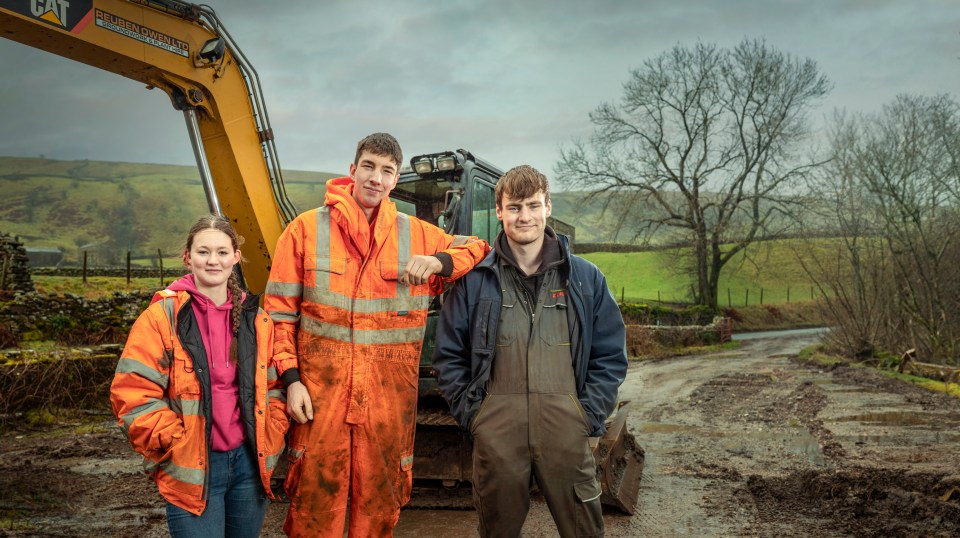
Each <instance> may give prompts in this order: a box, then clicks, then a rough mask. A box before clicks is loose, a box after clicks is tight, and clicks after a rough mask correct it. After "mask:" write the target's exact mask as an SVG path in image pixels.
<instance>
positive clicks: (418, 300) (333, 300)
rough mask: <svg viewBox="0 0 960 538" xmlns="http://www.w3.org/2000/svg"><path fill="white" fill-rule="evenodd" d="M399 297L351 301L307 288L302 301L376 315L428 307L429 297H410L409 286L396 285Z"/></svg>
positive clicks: (338, 295)
mask: <svg viewBox="0 0 960 538" xmlns="http://www.w3.org/2000/svg"><path fill="white" fill-rule="evenodd" d="M397 289H398V295H399V297H385V298H380V299H351V298H350V297H347V296H346V295H342V294H339V293H336V292H333V291H328V290H323V289H316V288H307V290H306V294H305V295H304V299H306V300H308V301H310V302H312V303H316V304H322V305H324V306H331V307H333V308H340V309H343V310H347V311H353V312H356V313H358V314H376V313H378V312H400V311H402V310H407V311H410V310H424V309H426V308H427V307H428V306H430V299H432V297H431V296H429V295H415V296H412V297H411V296H410V286H404V285H403V284H400V283H397Z"/></svg>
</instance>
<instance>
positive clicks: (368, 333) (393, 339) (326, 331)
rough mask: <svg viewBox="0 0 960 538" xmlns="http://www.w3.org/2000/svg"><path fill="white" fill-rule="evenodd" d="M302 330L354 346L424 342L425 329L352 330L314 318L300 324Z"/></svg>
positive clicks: (307, 318) (304, 319)
mask: <svg viewBox="0 0 960 538" xmlns="http://www.w3.org/2000/svg"><path fill="white" fill-rule="evenodd" d="M300 329H302V330H304V331H307V332H308V333H310V334H313V335H315V336H322V337H325V338H330V339H333V340H339V341H341V342H347V343H353V344H406V343H410V342H419V341H421V340H423V331H424V330H425V327H422V326H421V327H407V328H400V329H369V330H361V329H353V330H351V329H350V327H344V326H342V325H336V324H333V323H324V322H322V321H318V320H315V319H313V318H309V317H305V318H303V321H301V322H300ZM351 337H352V338H351Z"/></svg>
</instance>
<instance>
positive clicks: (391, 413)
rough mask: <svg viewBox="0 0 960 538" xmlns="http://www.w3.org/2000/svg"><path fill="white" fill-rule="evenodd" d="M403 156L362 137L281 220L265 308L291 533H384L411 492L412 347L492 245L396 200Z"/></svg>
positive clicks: (390, 145)
mask: <svg viewBox="0 0 960 538" xmlns="http://www.w3.org/2000/svg"><path fill="white" fill-rule="evenodd" d="M401 162H402V155H401V151H400V146H399V144H397V141H396V139H394V138H393V137H392V136H390V135H388V134H384V133H377V134H374V135H370V136H368V137H367V138H365V139H363V140H361V141H360V143H359V144H358V146H357V153H356V156H355V159H354V162H353V164H351V165H350V177H342V178H337V179H331V180H330V181H328V182H327V193H326V199H325V201H324V205H323V206H322V207H320V208H317V209H314V210H311V211H307V212H306V213H303V214H302V215H300V216H299V217H297V218H296V219H295V220H294V221H293V222H291V223H290V225H289V226H287V229H286V230H285V231H284V233H283V234H282V235H281V236H280V240H279V241H278V242H277V248H276V250H275V253H274V260H273V267H272V268H271V271H270V281H269V282H268V284H267V290H266V298H265V303H264V305H265V308H266V310H267V312H268V313H269V314H270V316H271V317H272V318H273V320H274V322H275V323H276V344H275V359H276V361H277V365H278V369H279V370H280V377H281V379H282V380H283V381H284V383H285V385H287V393H288V396H289V399H288V407H287V409H288V412H289V413H290V414H291V415H292V417H293V418H294V419H295V420H296V422H295V423H294V424H293V427H292V429H291V432H290V437H289V444H290V449H289V451H288V457H289V460H290V469H289V471H288V473H287V479H286V482H285V487H286V491H287V494H288V495H289V496H290V500H291V502H290V509H289V511H288V512H287V520H286V522H285V523H284V531H286V532H287V534H288V535H289V536H303V537H318V536H319V537H324V536H332V537H336V538H341V537H342V536H343V534H344V527H345V522H346V521H347V519H348V518H347V512H348V510H349V529H348V532H349V536H363V537H367V536H390V535H391V534H392V531H393V527H394V526H395V525H396V523H397V521H398V519H399V517H400V507H401V506H403V505H404V504H405V503H406V502H407V500H408V499H409V498H410V489H411V484H412V479H413V475H412V472H411V468H412V465H413V437H414V426H415V424H416V406H417V379H418V366H419V363H420V348H421V346H422V344H423V332H424V326H425V324H426V320H427V308H428V306H429V303H430V300H431V299H432V298H433V297H434V296H436V295H438V294H439V293H440V292H441V291H442V289H443V285H444V281H447V282H449V281H451V280H453V279H456V278H459V277H460V276H461V275H463V274H465V273H466V272H467V271H469V270H470V269H471V268H472V267H473V266H474V265H475V264H476V263H477V262H479V261H480V260H482V259H483V257H484V256H485V255H486V253H487V252H488V251H489V246H488V245H487V244H486V243H485V242H483V241H477V240H476V238H466V237H454V236H451V235H447V234H446V233H444V232H443V231H442V230H440V229H439V228H437V227H435V226H433V225H430V224H428V223H425V222H422V221H420V220H418V219H416V218H414V217H410V216H407V215H404V214H400V213H398V212H397V209H396V206H395V205H394V204H393V202H391V201H390V200H389V198H388V196H389V194H390V191H391V190H392V189H393V188H394V187H395V186H396V184H397V180H398V179H399V170H400V163H401Z"/></svg>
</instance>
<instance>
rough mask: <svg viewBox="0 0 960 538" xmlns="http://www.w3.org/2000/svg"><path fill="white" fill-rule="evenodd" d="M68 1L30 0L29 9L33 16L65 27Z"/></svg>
mask: <svg viewBox="0 0 960 538" xmlns="http://www.w3.org/2000/svg"><path fill="white" fill-rule="evenodd" d="M69 7H70V2H67V0H59V1H58V0H30V11H31V12H33V16H34V17H36V18H38V19H43V20H45V21H47V22H49V23H51V24H56V25H57V26H63V27H66V26H67V24H66V22H64V21H66V20H67V8H69Z"/></svg>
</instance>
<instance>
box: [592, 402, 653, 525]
mask: <svg viewBox="0 0 960 538" xmlns="http://www.w3.org/2000/svg"><path fill="white" fill-rule="evenodd" d="M629 412H630V402H621V403H620V406H619V408H618V409H617V412H616V414H615V415H614V416H613V418H612V419H610V421H609V422H608V423H607V433H606V434H604V436H603V437H601V438H599V440H598V441H594V439H596V438H594V439H591V442H590V444H591V448H593V457H594V459H595V460H596V461H597V477H598V478H599V479H600V487H601V493H600V503H601V504H604V505H607V506H613V507H615V508H618V509H620V510H622V511H624V512H626V513H627V514H630V515H633V513H634V511H636V509H637V496H638V495H639V492H640V478H641V476H642V475H643V460H644V453H643V448H642V447H641V446H640V445H638V444H637V440H636V439H635V438H634V437H633V434H632V433H630V432H629V431H627V415H628V414H629Z"/></svg>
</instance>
